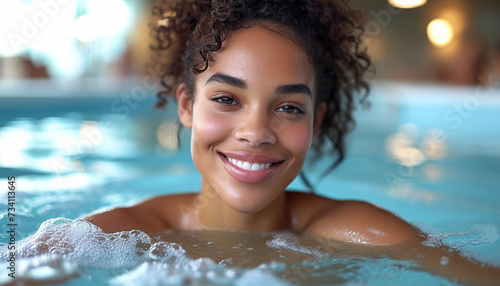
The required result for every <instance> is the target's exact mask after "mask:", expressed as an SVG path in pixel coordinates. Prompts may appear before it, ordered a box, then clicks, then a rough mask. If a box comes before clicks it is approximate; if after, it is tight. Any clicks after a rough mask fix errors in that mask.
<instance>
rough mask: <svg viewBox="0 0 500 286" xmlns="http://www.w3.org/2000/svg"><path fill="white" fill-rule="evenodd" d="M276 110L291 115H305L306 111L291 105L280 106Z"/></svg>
mask: <svg viewBox="0 0 500 286" xmlns="http://www.w3.org/2000/svg"><path fill="white" fill-rule="evenodd" d="M276 110H277V111H281V112H285V113H289V114H296V115H299V114H304V110H303V109H302V108H300V107H298V106H294V105H290V104H287V105H283V106H280V107H278V108H277V109H276Z"/></svg>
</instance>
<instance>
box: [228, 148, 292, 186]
mask: <svg viewBox="0 0 500 286" xmlns="http://www.w3.org/2000/svg"><path fill="white" fill-rule="evenodd" d="M219 156H220V158H221V159H222V162H223V164H224V166H225V168H226V170H227V171H228V172H229V174H230V175H231V176H232V177H233V178H235V179H236V180H238V181H240V182H243V183H249V184H258V183H262V182H264V181H266V180H267V179H269V178H270V177H271V176H272V175H273V174H274V173H275V172H276V171H277V170H278V168H279V166H280V165H281V164H282V163H283V160H279V159H278V158H273V157H269V156H266V155H258V154H252V153H246V152H232V153H231V154H227V155H226V154H222V153H219ZM235 157H236V158H235Z"/></svg>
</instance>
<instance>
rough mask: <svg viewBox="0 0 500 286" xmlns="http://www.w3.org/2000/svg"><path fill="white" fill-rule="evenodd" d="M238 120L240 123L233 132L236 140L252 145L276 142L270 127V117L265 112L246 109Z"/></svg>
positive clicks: (257, 145)
mask: <svg viewBox="0 0 500 286" xmlns="http://www.w3.org/2000/svg"><path fill="white" fill-rule="evenodd" d="M239 120H240V123H239V125H238V127H237V128H236V130H235V132H234V136H235V137H236V139H237V140H239V141H241V142H245V143H247V144H249V145H251V146H253V147H259V146H263V145H272V144H275V143H276V142H277V137H276V133H275V131H274V130H273V128H271V127H272V124H271V118H270V116H268V115H267V114H266V113H265V112H257V111H255V110H248V111H247V112H246V113H245V114H244V116H242V117H241V118H240V119H239Z"/></svg>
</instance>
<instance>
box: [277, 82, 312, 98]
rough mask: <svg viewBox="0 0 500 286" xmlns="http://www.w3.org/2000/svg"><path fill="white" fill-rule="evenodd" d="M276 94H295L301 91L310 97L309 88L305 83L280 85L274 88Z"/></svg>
mask: <svg viewBox="0 0 500 286" xmlns="http://www.w3.org/2000/svg"><path fill="white" fill-rule="evenodd" d="M276 93H277V94H297V93H302V94H305V95H307V96H309V97H312V91H311V89H310V88H309V87H308V86H307V85H305V84H289V85H280V86H278V88H277V89H276Z"/></svg>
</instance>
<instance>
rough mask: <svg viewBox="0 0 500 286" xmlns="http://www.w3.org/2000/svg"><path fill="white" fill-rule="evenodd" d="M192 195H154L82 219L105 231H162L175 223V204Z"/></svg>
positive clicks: (177, 213)
mask: <svg viewBox="0 0 500 286" xmlns="http://www.w3.org/2000/svg"><path fill="white" fill-rule="evenodd" d="M192 196H193V195H192V194H181V195H166V196H159V197H154V198H151V199H148V200H145V201H143V202H141V203H139V204H137V205H134V206H131V207H121V208H114V209H111V210H107V211H102V212H94V213H90V214H88V215H86V216H84V217H83V218H82V219H84V220H87V221H88V222H90V223H92V224H94V225H96V226H98V227H100V228H101V229H102V230H103V231H104V232H106V233H113V232H119V231H128V230H134V229H138V230H142V231H144V232H146V233H158V232H163V231H165V230H167V229H170V228H172V227H173V225H174V224H176V220H177V219H178V216H179V212H178V211H176V208H177V207H176V206H178V205H179V204H182V203H184V202H185V203H188V202H189V201H190V199H191V198H192Z"/></svg>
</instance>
